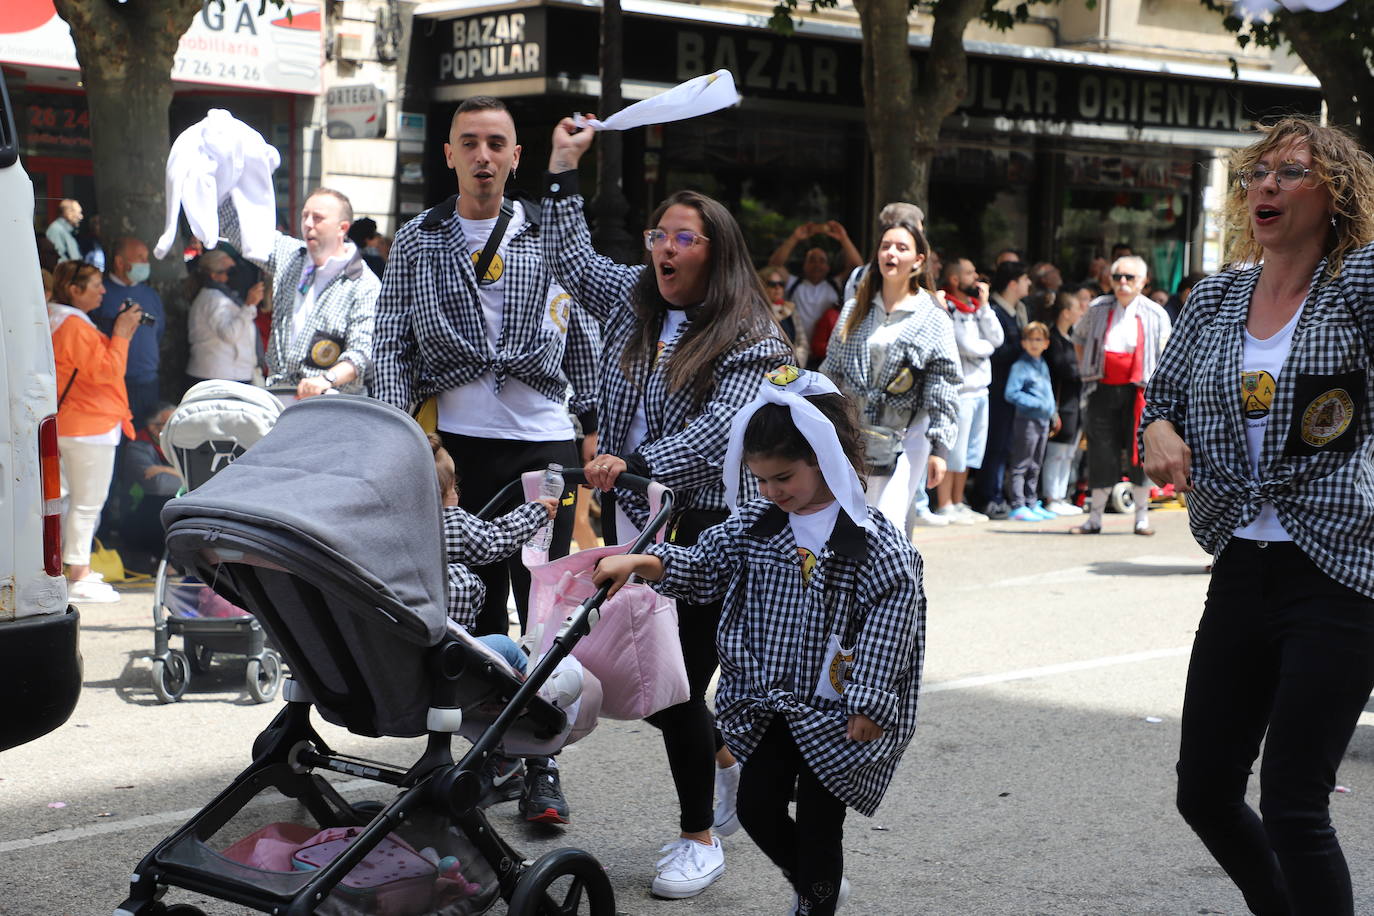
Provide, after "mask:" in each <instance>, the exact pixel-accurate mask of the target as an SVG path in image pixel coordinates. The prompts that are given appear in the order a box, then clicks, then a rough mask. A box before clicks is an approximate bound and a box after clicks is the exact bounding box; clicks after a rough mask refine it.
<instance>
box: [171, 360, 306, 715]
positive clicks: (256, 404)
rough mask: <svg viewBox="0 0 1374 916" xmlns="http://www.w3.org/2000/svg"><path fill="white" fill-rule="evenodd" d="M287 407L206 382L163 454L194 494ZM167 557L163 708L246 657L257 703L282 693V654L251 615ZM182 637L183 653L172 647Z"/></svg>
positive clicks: (246, 390) (230, 385) (174, 424)
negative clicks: (230, 660)
mask: <svg viewBox="0 0 1374 916" xmlns="http://www.w3.org/2000/svg"><path fill="white" fill-rule="evenodd" d="M281 411H282V405H281V401H279V400H278V399H277V398H276V397H274V396H273V395H272V394H270V393H268V392H267V391H264V390H263V389H261V388H255V387H253V386H252V385H245V384H243V383H241V382H228V381H215V380H211V381H205V382H200V383H198V384H196V385H194V386H193V387H192V388H191V390H190V391H188V392H186V397H184V398H182V401H181V404H180V405H179V406H178V407H177V409H176V410H175V411H174V412H173V413H172V416H171V417H170V418H169V419H168V420H167V425H166V427H164V428H163V430H162V451H163V453H164V454H165V455H166V456H167V460H168V461H170V462H171V463H172V465H173V467H175V468H176V469H177V471H178V472H179V473H180V474H181V478H182V480H183V481H184V482H185V490H186V491H189V490H194V489H195V488H196V487H198V486H200V485H201V484H203V483H204V482H205V481H207V480H209V479H210V477H212V476H213V475H214V474H215V473H216V472H218V471H219V470H220V469H221V468H223V467H224V466H225V465H227V464H229V463H230V462H231V461H233V460H234V459H236V458H238V457H239V456H240V455H242V454H243V453H244V451H246V450H247V449H248V447H249V446H251V445H252V444H253V443H255V442H257V441H258V440H259V439H261V438H262V437H263V436H265V435H267V433H268V431H269V430H270V429H271V428H272V427H273V425H274V424H275V423H276V422H277V417H278V415H280V414H281ZM188 572H189V571H188V570H182V569H180V568H179V567H178V566H177V565H176V564H174V563H172V562H170V561H169V559H168V556H167V554H166V553H165V552H164V553H163V556H162V561H161V562H160V563H159V564H158V568H157V585H156V587H155V589H154V592H153V691H154V692H155V693H156V694H157V698H158V700H159V701H160V702H162V703H174V702H176V701H177V700H179V699H181V696H182V694H184V693H185V692H186V689H187V687H189V686H190V683H191V675H193V674H199V675H205V674H207V673H208V672H209V671H210V666H211V664H212V662H213V660H214V659H215V658H217V657H220V658H223V657H224V656H233V657H236V658H238V657H242V658H245V659H247V669H246V671H245V674H244V680H245V682H246V684H247V686H248V694H249V696H251V697H252V698H253V700H254V701H255V702H258V703H266V702H267V701H268V700H270V699H272V698H273V697H275V696H276V695H277V688H278V686H279V685H280V683H281V673H282V665H281V656H280V655H278V654H277V652H276V650H274V649H272V648H270V647H269V646H267V644H266V637H265V635H264V634H263V630H262V626H261V625H260V624H259V623H258V621H257V620H256V619H254V618H253V616H252V615H251V614H249V613H248V612H246V611H243V610H241V609H239V608H237V607H235V606H234V605H232V604H230V603H229V602H228V601H226V600H224V599H223V598H221V597H220V596H219V595H217V594H216V593H215V592H214V591H213V590H212V589H210V588H207V587H206V585H205V583H203V582H202V581H201V580H200V579H198V578H196V577H195V576H194V575H188V574H186V573H188ZM172 636H181V638H182V645H183V647H184V648H183V649H173V648H171V647H170V644H169V643H170V637H172Z"/></svg>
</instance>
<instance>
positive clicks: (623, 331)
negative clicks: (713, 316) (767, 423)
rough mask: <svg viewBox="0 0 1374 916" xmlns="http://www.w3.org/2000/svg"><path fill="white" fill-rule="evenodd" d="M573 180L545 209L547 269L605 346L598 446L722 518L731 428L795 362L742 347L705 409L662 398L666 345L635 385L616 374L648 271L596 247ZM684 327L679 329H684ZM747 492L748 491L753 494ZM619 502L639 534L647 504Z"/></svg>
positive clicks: (720, 363)
mask: <svg viewBox="0 0 1374 916" xmlns="http://www.w3.org/2000/svg"><path fill="white" fill-rule="evenodd" d="M576 175H577V173H576V172H565V173H562V174H560V175H557V176H550V178H549V180H550V181H551V182H552V183H555V184H558V185H559V188H558V189H557V190H552V189H551V190H550V193H549V195H548V196H546V198H545V200H544V217H545V220H546V226H545V228H544V233H543V240H544V260H545V262H546V263H547V264H549V266H550V267H551V268H552V269H553V272H554V275H555V276H556V277H557V278H558V282H559V283H560V284H562V286H563V288H564V289H566V290H568V292H570V293H572V296H573V299H574V300H575V301H576V302H577V304H578V306H580V307H582V308H584V309H586V310H587V312H589V313H590V314H591V315H592V316H594V317H595V318H596V320H597V321H599V322H600V323H601V334H602V338H603V339H604V340H605V346H604V347H603V348H602V351H601V401H600V417H599V420H600V423H601V427H600V431H599V433H598V436H599V438H598V447H599V449H600V450H601V451H602V452H604V453H607V454H611V455H619V456H620V457H622V458H624V459H626V463H627V464H628V465H629V469H630V471H631V473H635V474H641V475H644V476H647V477H652V478H653V479H654V480H656V481H658V482H660V483H662V484H663V485H665V486H667V487H670V488H671V489H672V491H673V497H674V500H675V505H676V506H677V507H678V508H679V509H709V510H716V511H721V512H724V511H727V510H728V507H727V506H726V504H725V482H724V481H723V480H722V479H721V466H722V465H723V463H724V461H725V448H726V446H727V445H728V444H729V439H730V421H731V420H732V419H733V418H734V416H735V414H736V413H737V412H738V411H739V409H740V408H741V407H743V406H744V405H745V404H747V403H749V402H750V401H752V400H753V399H754V395H756V394H758V390H759V384H760V383H761V382H762V381H763V376H764V373H766V372H768V371H769V370H771V369H775V368H777V367H778V366H780V365H783V364H785V363H790V362H793V361H794V360H795V359H796V357H795V356H793V354H792V348H791V347H790V346H789V345H788V344H787V342H786V341H785V340H783V339H782V337H781V334H780V332H778V336H776V337H770V338H765V339H763V340H760V341H757V342H755V343H752V344H748V345H746V346H741V347H738V348H737V349H735V350H732V351H730V352H728V353H726V354H724V355H723V356H721V357H720V358H719V359H718V360H717V362H716V365H715V379H714V383H715V387H714V390H713V391H712V393H711V395H710V398H709V400H708V401H707V402H706V403H705V404H704V405H698V404H697V403H696V402H695V400H694V399H693V397H692V394H691V392H690V391H688V390H686V389H683V390H679V391H669V390H668V380H667V365H668V361H669V360H670V359H671V357H672V348H671V345H670V346H669V347H667V348H665V349H664V350H663V352H662V353H661V354H660V356H659V358H658V361H657V363H656V364H655V365H654V367H653V368H652V369H651V370H649V371H648V372H647V378H639V379H634V380H631V379H629V378H627V377H626V376H625V373H624V372H623V371H622V370H621V368H620V356H621V354H622V353H623V352H625V348H626V347H627V346H633V345H634V344H635V340H634V333H635V314H634V310H633V308H632V307H631V305H630V290H631V288H632V287H633V286H634V285H635V282H636V281H637V280H638V279H639V275H640V272H641V271H643V270H649V269H651V268H648V267H645V266H642V265H640V266H633V267H632V266H627V265H624V264H617V263H616V262H615V261H612V260H610V259H609V258H604V257H602V256H601V255H599V254H597V253H596V251H595V250H594V249H593V248H592V243H591V236H590V234H589V233H588V232H587V222H586V220H585V219H584V218H583V216H582V198H581V196H579V195H578V194H577V193H576V187H577V185H576ZM690 321H691V319H690V318H689V319H688V321H687V322H686V323H684V324H683V329H684V331H685V329H686V328H688V327H690ZM641 394H642V396H643V399H644V406H645V415H646V419H647V420H648V424H649V433H648V436H647V437H646V438H645V440H644V442H642V443H641V444H640V445H639V448H638V449H637V450H636V452H635V453H634V454H633V455H628V454H626V453H625V439H626V436H627V435H628V434H629V431H630V424H631V422H632V421H633V420H634V415H635V411H636V409H637V408H638V407H639V402H640V397H641ZM743 477H744V478H745V481H744V484H743V486H742V487H741V493H742V495H743V496H744V497H747V496H748V495H750V494H751V493H757V492H758V490H757V484H755V483H754V482H753V478H752V477H750V476H749V475H748V474H744V475H743ZM750 488H753V489H752V490H751V489H750ZM616 499H617V500H619V501H620V502H619V504H620V505H621V506H623V507H624V508H625V511H626V514H628V515H629V516H630V520H631V521H633V522H634V523H635V524H636V525H638V526H639V527H641V528H642V527H643V526H644V525H645V524H646V523H647V521H648V506H647V504H646V503H645V502H644V499H643V495H642V494H639V493H633V492H631V491H629V490H619V489H618V490H616Z"/></svg>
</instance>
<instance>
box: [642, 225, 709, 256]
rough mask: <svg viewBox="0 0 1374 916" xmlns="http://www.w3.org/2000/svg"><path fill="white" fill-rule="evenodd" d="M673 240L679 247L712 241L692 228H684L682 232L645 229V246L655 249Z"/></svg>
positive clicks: (688, 246) (689, 246) (650, 249)
mask: <svg viewBox="0 0 1374 916" xmlns="http://www.w3.org/2000/svg"><path fill="white" fill-rule="evenodd" d="M670 238H671V239H672V240H673V244H674V245H675V246H677V247H678V248H691V247H692V246H693V245H696V244H705V243H706V242H709V241H711V240H710V239H708V238H707V237H706V236H704V235H698V234H697V233H695V232H693V231H691V230H690V229H683V230H682V231H680V232H664V231H663V230H662V229H645V230H644V247H645V248H647V249H648V250H649V251H653V250H654V249H655V248H657V247H658V246H659V245H662V244H663V243H664V242H666V241H667V240H668V239H670Z"/></svg>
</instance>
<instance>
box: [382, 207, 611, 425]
mask: <svg viewBox="0 0 1374 916" xmlns="http://www.w3.org/2000/svg"><path fill="white" fill-rule="evenodd" d="M457 205H458V198H457V196H456V195H455V196H454V197H451V198H449V199H448V200H446V201H444V202H443V203H442V204H439V205H438V206H436V207H432V208H430V209H429V210H426V211H425V212H424V213H421V214H420V215H419V216H416V217H415V218H414V219H412V220H411V221H410V222H408V223H406V224H405V225H404V226H402V227H401V229H400V231H399V232H397V233H396V241H395V242H394V243H393V244H392V246H391V256H390V257H389V258H388V260H387V266H386V274H385V275H384V276H383V278H382V294H381V298H380V299H379V300H378V303H377V334H376V341H375V344H374V354H373V359H374V367H373V373H372V379H371V387H372V396H373V397H375V398H378V399H379V400H383V401H386V402H387V403H389V404H393V405H395V406H397V407H399V408H401V409H402V410H410V409H411V408H412V407H413V406H414V405H415V404H418V403H420V402H421V401H423V400H425V399H426V398H428V397H430V396H431V395H435V394H438V393H440V392H442V391H448V390H451V389H453V388H457V387H459V386H461V385H466V384H467V383H468V382H471V381H473V380H474V379H477V378H479V377H480V376H482V375H484V374H486V373H487V372H491V373H493V374H494V375H495V377H496V385H497V390H498V391H499V390H500V387H501V385H502V384H503V383H504V382H505V380H506V379H507V378H516V379H519V380H520V381H522V382H524V383H525V384H527V385H529V386H530V387H531V388H534V389H535V390H536V391H538V392H539V393H540V394H542V395H544V396H545V397H547V398H548V399H549V400H551V401H556V402H558V403H560V404H561V403H563V399H564V396H565V395H566V393H567V390H568V387H569V385H571V386H572V391H573V393H572V398H571V400H570V401H569V403H568V407H569V409H570V410H571V411H572V412H573V413H574V414H576V415H577V417H578V419H579V420H580V421H581V423H582V427H583V429H584V430H585V431H587V432H591V431H594V430H595V429H596V388H597V379H596V372H597V357H598V355H599V353H600V340H599V339H598V338H597V336H596V327H595V324H594V323H592V322H589V321H588V320H587V319H586V317H585V316H583V315H582V314H581V312H580V310H579V309H577V308H576V307H575V305H573V304H572V303H571V302H569V301H568V299H567V298H566V297H565V296H563V295H562V291H561V290H559V289H558V288H556V287H555V286H554V285H553V276H552V274H551V273H550V271H549V270H548V269H547V267H546V266H545V264H544V261H543V258H542V256H541V254H540V244H539V236H540V225H539V223H540V214H539V208H538V206H536V205H535V204H532V203H530V202H528V201H520V202H519V203H518V205H519V206H520V207H522V208H523V209H524V217H525V222H524V224H523V225H522V226H521V228H520V229H519V231H517V232H516V233H515V234H514V235H513V236H512V237H511V238H510V240H509V241H508V242H507V243H506V244H507V246H508V247H507V252H508V257H506V275H505V283H506V286H505V311H504V315H503V319H502V323H501V340H500V347H499V349H498V350H496V351H493V350H492V348H491V344H490V343H489V341H488V340H487V330H486V321H485V319H484V318H483V313H482V303H481V300H480V299H479V298H478V295H477V277H476V275H475V274H474V273H473V263H472V259H471V258H470V257H469V256H468V243H467V241H466V240H465V239H464V238H463V228H462V225H461V223H460V222H459V219H458V212H457ZM555 311H556V312H557V314H554V312H555Z"/></svg>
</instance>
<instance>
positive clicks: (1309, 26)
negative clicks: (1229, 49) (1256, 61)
mask: <svg viewBox="0 0 1374 916" xmlns="http://www.w3.org/2000/svg"><path fill="white" fill-rule="evenodd" d="M1346 12H1347V11H1345V10H1342V9H1341V8H1340V7H1338V8H1336V9H1335V10H1332V11H1330V12H1326V13H1311V12H1308V13H1288V14H1285V15H1284V17H1283V23H1282V29H1283V34H1284V36H1285V37H1286V38H1287V39H1288V42H1289V44H1291V45H1292V46H1293V51H1294V52H1295V53H1296V54H1297V55H1298V56H1299V57H1300V58H1302V61H1303V63H1305V64H1307V68H1308V69H1309V70H1311V71H1312V75H1313V76H1315V77H1316V78H1317V79H1318V80H1320V81H1321V84H1322V95H1323V96H1325V97H1326V110H1327V116H1328V117H1329V118H1330V120H1331V123H1333V124H1338V125H1340V126H1341V127H1344V128H1346V129H1347V130H1349V131H1350V132H1351V133H1352V134H1354V135H1355V137H1356V138H1357V139H1358V140H1359V141H1360V143H1361V145H1363V146H1364V148H1365V149H1366V150H1374V117H1370V112H1369V106H1370V105H1371V104H1374V74H1371V73H1370V69H1369V64H1368V62H1367V61H1366V59H1365V55H1366V53H1367V50H1368V43H1367V42H1365V41H1356V40H1353V39H1352V38H1351V37H1350V35H1351V33H1352V32H1354V31H1355V30H1354V29H1352V28H1350V27H1349V23H1346V26H1347V27H1344V28H1343V27H1342V26H1341V23H1340V22H1338V21H1336V19H1335V17H1341V16H1343V15H1344V14H1345V13H1346ZM1342 33H1344V34H1342ZM1366 34H1368V33H1367V31H1366Z"/></svg>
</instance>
